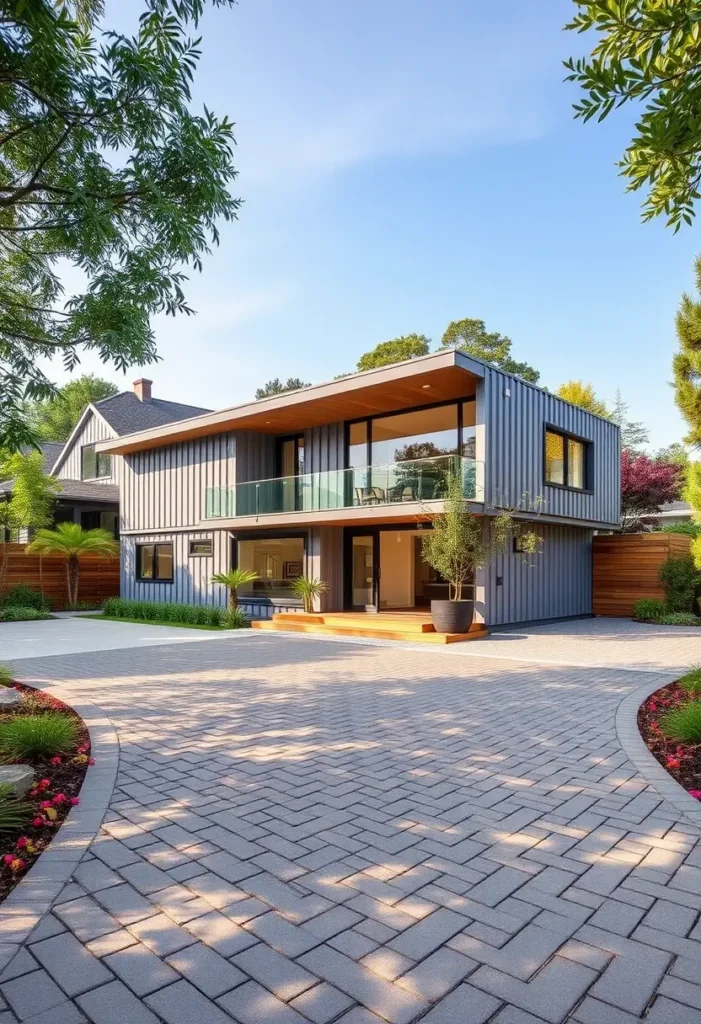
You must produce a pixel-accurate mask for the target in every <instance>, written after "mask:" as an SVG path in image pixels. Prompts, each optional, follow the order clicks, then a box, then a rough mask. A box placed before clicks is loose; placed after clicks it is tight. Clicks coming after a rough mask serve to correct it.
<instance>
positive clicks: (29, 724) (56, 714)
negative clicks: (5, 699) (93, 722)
mask: <svg viewBox="0 0 701 1024" xmlns="http://www.w3.org/2000/svg"><path fill="white" fill-rule="evenodd" d="M77 734H78V729H77V725H76V722H75V720H74V719H73V718H69V717H68V715H64V714H63V713H62V712H60V711H51V712H48V713H47V714H45V715H18V716H17V717H16V718H11V719H7V721H5V722H0V756H2V757H3V758H4V759H5V760H8V761H28V760H32V759H34V758H36V757H54V756H55V755H56V754H65V753H66V752H67V751H69V750H72V749H73V747H74V746H75V743H76V736H77Z"/></svg>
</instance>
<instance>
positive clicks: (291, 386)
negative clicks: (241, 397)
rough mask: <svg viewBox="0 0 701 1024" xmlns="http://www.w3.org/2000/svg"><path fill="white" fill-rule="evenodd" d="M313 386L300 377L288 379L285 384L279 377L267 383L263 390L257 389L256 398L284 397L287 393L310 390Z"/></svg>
mask: <svg viewBox="0 0 701 1024" xmlns="http://www.w3.org/2000/svg"><path fill="white" fill-rule="evenodd" d="M309 387H311V384H309V383H308V382H307V381H304V380H301V379H300V378H299V377H288V378H287V380H286V381H285V383H284V384H283V382H282V381H281V380H280V378H279V377H275V379H274V380H269V381H267V382H266V383H265V384H264V385H263V387H262V388H257V389H256V398H258V399H260V398H270V397H271V396H272V395H284V394H285V392H287V391H299V389H300V388H309Z"/></svg>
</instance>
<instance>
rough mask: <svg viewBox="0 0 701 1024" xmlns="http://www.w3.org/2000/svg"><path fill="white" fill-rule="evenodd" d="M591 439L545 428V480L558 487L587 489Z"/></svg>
mask: <svg viewBox="0 0 701 1024" xmlns="http://www.w3.org/2000/svg"><path fill="white" fill-rule="evenodd" d="M589 446H590V442H589V441H583V440H582V439H581V438H580V437H573V436H572V435H571V434H566V433H564V432H563V431H561V430H556V429H554V428H553V427H547V428H546V430H545V482H546V483H547V484H555V486H558V487H573V488H575V489H576V490H580V491H584V490H586V489H587V484H588V482H587V463H588V449H589Z"/></svg>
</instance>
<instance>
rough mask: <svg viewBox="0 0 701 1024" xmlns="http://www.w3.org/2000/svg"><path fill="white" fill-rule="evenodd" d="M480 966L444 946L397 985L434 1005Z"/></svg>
mask: <svg viewBox="0 0 701 1024" xmlns="http://www.w3.org/2000/svg"><path fill="white" fill-rule="evenodd" d="M478 966H479V965H478V964H477V962H476V961H474V960H470V959H469V957H466V956H463V955H462V953H456V952H455V950H453V949H448V948H447V947H445V946H444V947H443V948H442V949H438V950H436V952H435V953H432V954H431V956H429V957H427V958H426V959H425V960H424V961H423V962H422V963H420V964H418V965H417V966H416V967H414V968H413V969H412V970H410V971H407V973H406V974H404V975H402V977H401V978H398V979H397V984H398V985H401V987H402V988H405V989H406V990H407V992H412V993H413V994H414V995H415V996H418V997H419V999H425V1000H426V1002H427V1003H434V1002H437V1001H438V1000H439V999H442V998H443V996H444V995H445V994H446V993H447V992H449V991H450V990H451V989H452V988H454V987H455V985H457V984H458V982H460V981H463V980H464V979H465V978H466V977H467V976H468V975H469V974H471V973H472V972H473V971H475V970H477V967H478Z"/></svg>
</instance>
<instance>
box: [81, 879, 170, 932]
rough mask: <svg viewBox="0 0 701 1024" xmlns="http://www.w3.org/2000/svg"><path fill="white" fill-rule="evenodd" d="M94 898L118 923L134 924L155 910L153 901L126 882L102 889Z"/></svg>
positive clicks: (149, 915)
mask: <svg viewBox="0 0 701 1024" xmlns="http://www.w3.org/2000/svg"><path fill="white" fill-rule="evenodd" d="M96 898H97V899H98V900H99V902H100V903H101V904H102V906H103V907H105V909H106V910H108V911H109V913H110V914H112V916H113V918H114V919H115V920H116V921H117V922H119V924H124V925H127V924H134V923H135V922H136V921H141V920H143V919H144V918H145V917H151V915H152V914H155V913H156V912H157V908H156V907H154V905H153V903H151V902H150V901H149V900H147V899H146V897H145V896H141V895H140V894H139V893H138V892H137V891H136V889H134V888H132V886H130V885H126V884H125V885H118V886H115V887H114V888H109V889H102V890H100V892H99V893H97V894H96ZM118 926H119V925H118Z"/></svg>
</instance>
